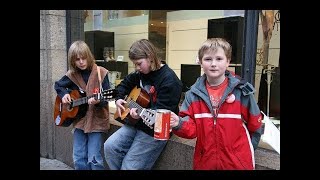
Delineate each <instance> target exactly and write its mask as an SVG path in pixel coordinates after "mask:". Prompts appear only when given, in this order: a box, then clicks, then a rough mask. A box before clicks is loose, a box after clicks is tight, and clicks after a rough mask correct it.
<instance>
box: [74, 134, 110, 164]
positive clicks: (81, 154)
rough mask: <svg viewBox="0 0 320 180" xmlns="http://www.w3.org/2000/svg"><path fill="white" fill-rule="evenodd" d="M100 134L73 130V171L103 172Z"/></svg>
mask: <svg viewBox="0 0 320 180" xmlns="http://www.w3.org/2000/svg"><path fill="white" fill-rule="evenodd" d="M102 135H103V133H102V132H92V133H84V132H83V130H81V129H77V128H76V129H75V131H74V133H73V163H74V168H75V170H105V167H104V161H103V155H102V152H101V149H102V142H103V139H102V138H103V136H102Z"/></svg>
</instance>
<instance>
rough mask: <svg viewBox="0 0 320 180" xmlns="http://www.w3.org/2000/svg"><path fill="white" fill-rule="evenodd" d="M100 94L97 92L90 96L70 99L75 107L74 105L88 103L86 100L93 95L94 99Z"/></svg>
mask: <svg viewBox="0 0 320 180" xmlns="http://www.w3.org/2000/svg"><path fill="white" fill-rule="evenodd" d="M99 96H100V93H98V94H93V95H91V96H86V97H83V98H79V99H76V100H73V101H72V107H75V106H80V105H82V104H86V103H88V100H89V99H90V98H92V97H94V98H95V99H98V97H99Z"/></svg>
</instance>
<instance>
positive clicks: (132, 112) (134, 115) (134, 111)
mask: <svg viewBox="0 0 320 180" xmlns="http://www.w3.org/2000/svg"><path fill="white" fill-rule="evenodd" d="M130 116H131V117H132V118H133V119H139V118H140V116H139V114H138V108H131V109H130Z"/></svg>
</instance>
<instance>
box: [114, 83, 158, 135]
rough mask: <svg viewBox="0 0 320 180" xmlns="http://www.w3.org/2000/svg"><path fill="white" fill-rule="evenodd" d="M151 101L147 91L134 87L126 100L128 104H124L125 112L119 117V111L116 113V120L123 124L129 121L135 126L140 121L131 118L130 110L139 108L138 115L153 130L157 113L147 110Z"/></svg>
mask: <svg viewBox="0 0 320 180" xmlns="http://www.w3.org/2000/svg"><path fill="white" fill-rule="evenodd" d="M149 99H150V98H149V95H148V93H147V92H146V91H145V90H143V89H141V88H137V86H136V87H134V88H133V89H132V90H131V92H130V94H129V95H128V96H127V97H126V98H125V99H124V100H125V101H126V102H127V103H126V104H124V107H125V110H124V111H122V112H121V116H119V113H118V111H116V112H115V114H114V119H115V120H117V121H119V122H121V123H124V122H125V121H126V120H127V121H129V124H131V125H134V124H136V123H137V122H138V121H139V119H134V118H132V117H131V116H130V109H131V108H137V109H138V110H137V111H138V114H139V116H140V117H141V119H142V120H143V122H144V123H145V124H146V125H147V126H149V128H151V129H153V127H152V125H153V124H154V123H155V118H156V111H155V110H152V109H146V107H147V106H148V105H149V103H150V100H149Z"/></svg>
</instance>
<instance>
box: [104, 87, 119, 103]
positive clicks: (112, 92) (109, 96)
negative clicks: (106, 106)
mask: <svg viewBox="0 0 320 180" xmlns="http://www.w3.org/2000/svg"><path fill="white" fill-rule="evenodd" d="M117 94H118V90H116V89H107V90H104V91H102V93H101V98H102V99H103V100H108V101H111V100H114V99H115V98H116V96H117Z"/></svg>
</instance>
